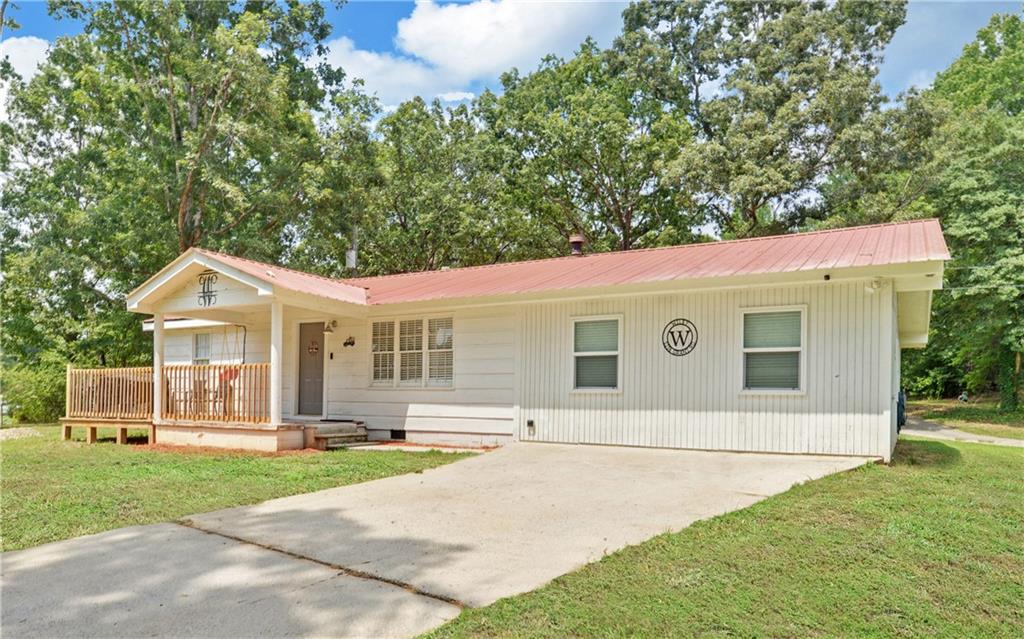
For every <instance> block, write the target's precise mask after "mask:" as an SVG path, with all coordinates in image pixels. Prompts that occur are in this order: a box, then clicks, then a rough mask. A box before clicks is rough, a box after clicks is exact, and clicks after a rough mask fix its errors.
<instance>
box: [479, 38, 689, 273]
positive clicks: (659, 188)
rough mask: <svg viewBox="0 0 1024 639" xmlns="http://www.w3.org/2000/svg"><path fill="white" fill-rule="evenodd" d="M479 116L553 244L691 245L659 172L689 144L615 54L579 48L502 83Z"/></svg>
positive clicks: (681, 209) (683, 206) (675, 194)
mask: <svg viewBox="0 0 1024 639" xmlns="http://www.w3.org/2000/svg"><path fill="white" fill-rule="evenodd" d="M502 85H503V86H504V93H503V95H501V96H500V97H498V96H495V95H493V94H490V93H486V94H484V96H482V97H481V99H480V104H479V110H480V114H481V117H482V118H483V120H484V121H485V122H486V123H487V126H488V128H489V130H490V131H491V134H492V135H493V136H494V138H495V139H496V140H497V142H498V143H499V144H501V145H502V146H503V147H504V148H506V149H507V156H506V157H507V159H506V162H505V165H504V167H503V170H504V172H505V174H506V175H507V176H508V180H509V182H510V183H511V184H512V185H513V189H514V190H515V191H516V193H517V195H518V197H519V198H520V205H521V206H522V207H524V208H525V209H527V210H529V211H530V214H531V215H532V216H535V217H536V218H537V219H538V220H539V221H541V222H543V223H544V224H545V225H546V226H547V227H548V228H550V229H551V231H552V232H553V235H554V237H557V238H559V240H558V246H557V248H556V254H562V253H564V252H565V251H566V250H567V249H568V243H567V242H566V241H565V238H567V237H568V236H569V235H571V234H573V233H579V232H582V233H583V234H584V235H586V236H587V237H588V239H589V241H590V243H591V244H592V245H593V246H594V247H595V248H596V249H598V250H615V249H617V250H628V249H631V248H634V247H641V246H654V245H658V244H664V243H679V242H681V241H691V240H692V238H693V237H694V235H693V228H694V227H695V226H699V222H700V220H697V219H695V218H694V217H692V216H690V215H688V212H689V211H690V210H691V209H692V207H689V206H687V202H686V198H685V194H684V193H681V192H680V191H678V190H677V189H674V188H670V187H669V185H667V184H666V183H665V182H664V181H663V180H662V179H661V177H660V169H661V167H663V166H664V165H665V164H667V163H669V162H671V161H673V160H675V159H676V158H677V157H678V156H679V152H680V148H681V147H683V146H685V145H686V144H687V143H688V141H689V139H690V135H691V134H690V126H689V124H688V123H687V122H686V120H685V118H683V117H681V116H679V115H677V114H675V113H673V112H670V111H665V110H664V109H663V108H662V105H661V104H660V103H658V102H656V101H653V100H649V99H647V98H645V97H644V96H642V95H640V94H638V93H637V91H636V88H635V87H636V82H635V78H633V77H632V76H631V75H630V73H629V69H628V68H626V67H624V66H623V64H622V61H621V60H620V59H619V56H618V55H617V54H616V53H615V52H610V51H607V52H605V51H600V50H598V48H597V46H596V45H595V44H594V43H593V42H592V41H587V42H586V43H584V44H583V46H582V47H581V48H580V50H579V52H578V53H577V54H576V56H575V57H573V58H572V59H570V60H568V61H563V60H560V59H558V58H555V57H549V58H547V59H545V61H544V62H543V63H542V64H541V66H540V68H539V69H538V70H536V71H535V72H533V73H531V74H529V75H526V76H520V75H519V73H518V72H516V71H511V72H509V73H506V74H505V75H503V76H502Z"/></svg>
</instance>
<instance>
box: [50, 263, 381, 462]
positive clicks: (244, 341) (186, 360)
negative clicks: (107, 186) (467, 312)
mask: <svg viewBox="0 0 1024 639" xmlns="http://www.w3.org/2000/svg"><path fill="white" fill-rule="evenodd" d="M127 304H128V309H129V310H132V311H135V312H138V313H147V314H151V315H152V319H151V320H147V321H146V329H145V330H147V331H151V332H152V334H153V365H152V366H151V367H139V368H124V369H90V370H85V369H82V370H76V369H71V368H69V370H68V378H67V397H68V401H67V407H66V413H65V418H64V419H63V420H62V422H63V424H64V431H65V435H66V436H69V435H70V430H71V428H73V427H76V426H80V427H84V428H86V433H87V435H86V440H87V441H95V439H96V430H97V429H98V428H115V429H117V432H118V433H119V435H118V441H124V439H125V437H124V434H125V433H126V432H127V429H128V428H133V427H145V428H147V429H148V431H149V441H150V442H151V443H152V442H159V443H166V444H179V445H192V446H214V447H220V448H246V449H256V450H265V451H278V450H294V449H300V448H307V447H316V448H328V447H336V446H338V445H347V444H352V443H357V442H358V441H359V440H365V438H366V433H365V429H364V428H363V424H362V422H357V421H350V420H328V419H327V401H326V388H327V374H328V361H329V359H332V358H333V353H329V350H330V349H331V348H339V347H341V346H342V344H341V343H340V341H339V342H338V343H336V344H335V343H331V344H329V343H328V341H329V337H330V335H329V334H330V332H331V330H332V328H331V327H332V326H336V325H337V323H338V320H339V319H342V320H344V319H349V320H351V319H352V318H359V317H363V316H365V313H366V309H365V292H364V291H363V289H361V288H356V287H352V286H348V285H345V284H341V283H337V282H333V281H331V280H326V279H324V278H317V277H315V276H311V275H307V274H302V273H298V272H296V271H290V270H288V269H281V268H279V267H270V266H268V265H263V264H257V263H255V262H250V261H249V260H244V259H241V258H236V257H232V256H226V255H220V254H217V253H210V252H207V251H202V250H199V249H192V250H190V251H188V252H186V253H184V254H182V255H181V256H180V257H179V258H178V259H176V260H175V261H174V262H172V263H171V264H169V265H168V266H167V267H165V268H164V269H163V270H161V271H160V272H159V273H157V274H156V275H154V276H153V277H152V278H150V279H149V280H148V281H146V282H145V283H144V284H142V286H140V287H139V288H137V289H136V290H135V291H133V292H132V293H131V294H130V295H129V296H128V300H127ZM343 339H344V338H343ZM351 339H352V338H349V340H351Z"/></svg>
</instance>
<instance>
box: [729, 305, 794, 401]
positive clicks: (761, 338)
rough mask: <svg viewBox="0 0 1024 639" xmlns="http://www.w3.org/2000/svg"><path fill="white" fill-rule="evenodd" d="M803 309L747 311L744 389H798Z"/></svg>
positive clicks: (744, 342)
mask: <svg viewBox="0 0 1024 639" xmlns="http://www.w3.org/2000/svg"><path fill="white" fill-rule="evenodd" d="M802 359H803V310H800V309H795V310H772V311H747V312H744V314H743V389H744V390H779V391H798V390H801V388H800V367H801V361H802Z"/></svg>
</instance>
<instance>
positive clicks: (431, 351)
mask: <svg viewBox="0 0 1024 639" xmlns="http://www.w3.org/2000/svg"><path fill="white" fill-rule="evenodd" d="M454 363H455V358H454V332H453V331H452V318H450V317H442V318H436V319H430V320H427V385H428V386H441V387H445V386H451V385H452V378H453V372H454V371H453V369H454Z"/></svg>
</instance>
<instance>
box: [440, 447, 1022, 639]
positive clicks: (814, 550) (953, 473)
mask: <svg viewBox="0 0 1024 639" xmlns="http://www.w3.org/2000/svg"><path fill="white" fill-rule="evenodd" d="M1022 602H1024V451H1021V450H1020V449H1012V448H1005V447H1004V448H1001V447H997V446H990V445H983V444H962V443H953V442H939V441H923V440H907V441H903V442H901V443H900V444H899V446H898V448H897V451H896V455H895V459H894V460H893V463H892V464H891V465H890V466H884V465H871V466H867V467H864V468H861V469H858V470H856V471H852V472H848V473H842V474H839V475H834V476H831V477H827V478H825V479H822V480H819V481H814V482H810V483H808V484H804V485H801V486H798V487H796V488H794V489H792V490H790V491H788V492H786V493H784V494H782V495H778V496H776V497H772V498H770V499H767V500H765V501H763V502H761V503H759V504H756V505H755V506H753V507H751V508H748V509H746V510H742V511H739V512H735V513H731V514H728V515H725V516H722V517H718V518H715V519H712V520H709V521H705V522H700V523H697V524H695V525H693V526H691V527H690V528H687V529H686V530H684V531H682V532H680V533H677V534H665V535H661V536H659V537H656V538H654V539H652V540H650V541H648V542H646V543H643V544H640V545H637V546H633V547H630V548H626V549H624V550H622V551H620V552H616V553H614V554H612V555H609V556H608V557H605V558H604V559H603V560H601V561H599V562H597V563H595V564H591V565H588V566H585V567H584V568H582V569H580V570H578V571H576V572H573V573H570V574H568V575H566V576H564V577H560V578H558V579H556V580H555V581H553V582H551V583H550V584H548V585H547V586H545V587H543V588H540V589H539V590H536V591H533V592H530V593H527V594H524V595H520V596H516V597H511V598H508V599H504V600H501V601H498V602H496V603H495V604H493V605H491V606H489V607H486V608H482V609H476V610H466V611H464V612H463V613H462V615H461V616H460V617H458V618H457V619H455V620H453V621H452V622H451V623H449V624H447V625H445V626H442V627H441V628H440V629H438V630H437V631H435V632H434V633H433V636H435V637H464V636H474V637H478V636H510V637H535V636H547V637H624V636H630V637H661V636H685V637H690V636H697V637H725V636H729V637H733V636H738V637H850V636H857V637H862V636H869V637H921V636H927V637H951V638H952V637H956V638H960V637H1020V636H1021V629H1022V628H1024V605H1022Z"/></svg>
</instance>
